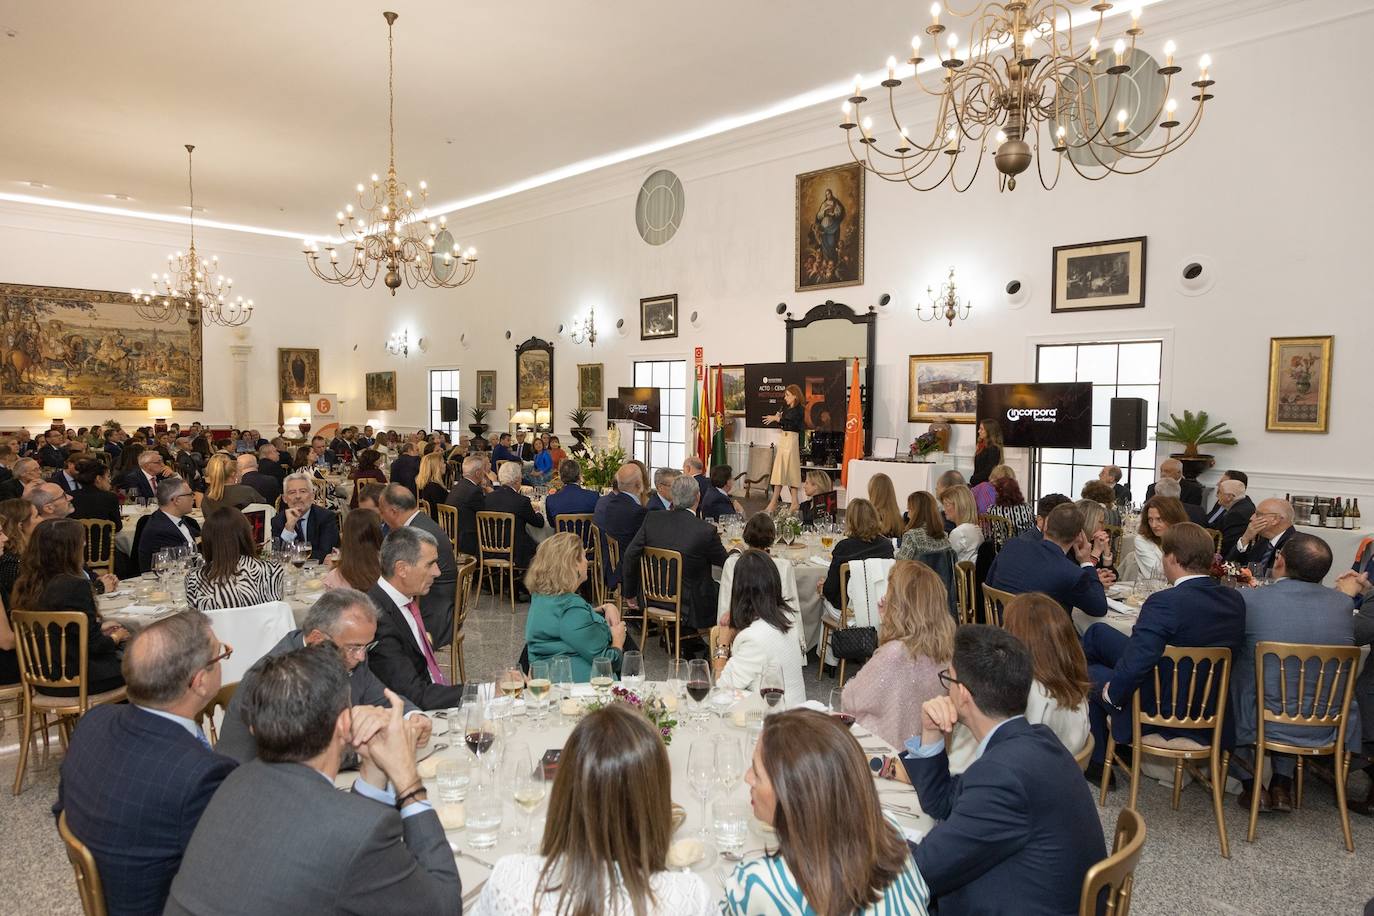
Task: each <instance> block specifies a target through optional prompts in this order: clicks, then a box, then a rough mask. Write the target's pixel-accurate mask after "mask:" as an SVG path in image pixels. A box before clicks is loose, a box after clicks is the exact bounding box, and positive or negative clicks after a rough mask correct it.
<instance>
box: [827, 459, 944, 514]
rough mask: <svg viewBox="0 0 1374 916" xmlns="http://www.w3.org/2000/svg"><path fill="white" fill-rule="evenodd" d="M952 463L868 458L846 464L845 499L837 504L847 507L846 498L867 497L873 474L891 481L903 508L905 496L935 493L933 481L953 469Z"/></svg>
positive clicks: (847, 500) (847, 499)
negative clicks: (923, 491) (917, 492)
mask: <svg viewBox="0 0 1374 916" xmlns="http://www.w3.org/2000/svg"><path fill="white" fill-rule="evenodd" d="M953 469H954V466H953V465H952V464H934V463H926V462H920V461H874V460H872V459H869V458H863V459H857V460H854V461H851V462H849V483H848V484H846V485H845V487H844V499H843V500H841V502H840V505H842V506H844V505H848V503H849V495H850V494H854V496H855V497H861V498H863V499H867V498H868V482H869V480H871V479H872V478H873V475H874V474H886V475H887V476H888V477H891V478H892V486H893V487H894V488H895V489H896V491H897V502H898V504H900V505H903V506H905V505H906V498H907V494H909V493H914V492H916V491H917V490H926V491H928V492H930V493H934V492H935V482H936V481H937V480H939V479H940V475H941V474H943V473H944V472H945V471H950V470H953Z"/></svg>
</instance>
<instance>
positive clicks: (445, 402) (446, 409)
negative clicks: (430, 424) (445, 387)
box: [439, 397, 458, 423]
mask: <svg viewBox="0 0 1374 916" xmlns="http://www.w3.org/2000/svg"><path fill="white" fill-rule="evenodd" d="M439 422H440V423H456V422H458V399H457V398H444V397H441V398H439Z"/></svg>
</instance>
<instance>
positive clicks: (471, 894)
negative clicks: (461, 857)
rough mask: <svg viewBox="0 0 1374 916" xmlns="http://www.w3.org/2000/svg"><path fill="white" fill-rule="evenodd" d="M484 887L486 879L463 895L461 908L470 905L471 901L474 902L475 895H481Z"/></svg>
mask: <svg viewBox="0 0 1374 916" xmlns="http://www.w3.org/2000/svg"><path fill="white" fill-rule="evenodd" d="M486 886H487V882H486V879H483V880H481V881H479V882H477V886H476V887H474V888H473V889H472V890H470V891H468V892H467V893H466V894H464V895H463V906H464V907H466V906H467V905H468V904H469V903H472V901H474V900H476V899H477V895H478V894H480V893H482V888H484V887H486Z"/></svg>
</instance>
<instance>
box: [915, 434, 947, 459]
mask: <svg viewBox="0 0 1374 916" xmlns="http://www.w3.org/2000/svg"><path fill="white" fill-rule="evenodd" d="M940 447H941V444H940V434H939V433H938V432H936V431H935V430H928V431H926V432H923V433H921V434H920V435H919V436H917V437H916V438H915V439H914V440H913V441H912V443H911V448H910V449H908V450H907V454H909V455H910V456H911V457H912V458H924V457H926V456H927V455H929V454H931V453H932V452H938V451H940Z"/></svg>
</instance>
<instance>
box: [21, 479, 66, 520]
mask: <svg viewBox="0 0 1374 916" xmlns="http://www.w3.org/2000/svg"><path fill="white" fill-rule="evenodd" d="M24 498H25V499H27V500H28V501H29V502H31V503H33V507H34V508H35V509H37V510H38V518H39V519H40V520H42V521H47V520H48V519H50V518H66V517H67V516H69V515H71V514H72V495H71V494H70V493H68V492H67V491H65V490H63V489H62V488H61V487H59V486H58V485H57V484H55V483H40V484H33V485H31V486H29V487H28V488H27V489H25V490H24Z"/></svg>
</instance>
